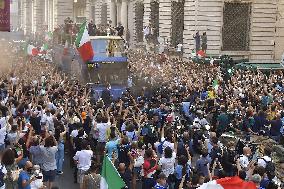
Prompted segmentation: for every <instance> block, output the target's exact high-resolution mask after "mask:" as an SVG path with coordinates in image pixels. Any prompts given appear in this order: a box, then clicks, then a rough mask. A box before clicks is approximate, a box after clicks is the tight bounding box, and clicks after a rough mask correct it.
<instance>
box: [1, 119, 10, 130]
mask: <svg viewBox="0 0 284 189" xmlns="http://www.w3.org/2000/svg"><path fill="white" fill-rule="evenodd" d="M8 120H9V116H7V117H1V118H0V128H3V127H7V121H8Z"/></svg>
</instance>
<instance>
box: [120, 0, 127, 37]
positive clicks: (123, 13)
mask: <svg viewBox="0 0 284 189" xmlns="http://www.w3.org/2000/svg"><path fill="white" fill-rule="evenodd" d="M127 3H128V2H127V0H122V3H121V19H120V20H121V24H122V26H123V27H124V31H125V32H124V33H126V30H127V28H128V24H127V18H128V8H127V7H128V6H127Z"/></svg>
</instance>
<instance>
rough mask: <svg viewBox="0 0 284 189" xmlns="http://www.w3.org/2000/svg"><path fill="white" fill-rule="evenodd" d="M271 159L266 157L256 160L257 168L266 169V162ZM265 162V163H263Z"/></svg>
mask: <svg viewBox="0 0 284 189" xmlns="http://www.w3.org/2000/svg"><path fill="white" fill-rule="evenodd" d="M271 160H272V159H271V158H270V157H268V156H263V157H262V158H260V159H258V160H257V164H258V166H262V167H264V168H265V167H266V162H269V161H271ZM265 161H266V162H265Z"/></svg>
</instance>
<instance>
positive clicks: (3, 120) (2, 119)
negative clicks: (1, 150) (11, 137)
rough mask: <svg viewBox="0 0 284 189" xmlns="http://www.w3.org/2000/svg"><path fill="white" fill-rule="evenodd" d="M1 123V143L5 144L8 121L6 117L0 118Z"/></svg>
mask: <svg viewBox="0 0 284 189" xmlns="http://www.w3.org/2000/svg"><path fill="white" fill-rule="evenodd" d="M0 124H1V128H0V145H2V144H4V143H5V142H4V140H5V136H6V134H7V128H6V126H7V122H6V117H2V118H1V119H0Z"/></svg>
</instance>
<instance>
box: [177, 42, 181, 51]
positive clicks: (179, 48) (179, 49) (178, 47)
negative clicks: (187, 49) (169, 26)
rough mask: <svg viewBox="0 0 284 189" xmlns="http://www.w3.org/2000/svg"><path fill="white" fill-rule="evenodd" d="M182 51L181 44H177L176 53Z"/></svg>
mask: <svg viewBox="0 0 284 189" xmlns="http://www.w3.org/2000/svg"><path fill="white" fill-rule="evenodd" d="M181 51H182V44H180V43H179V44H178V45H177V52H181Z"/></svg>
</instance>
